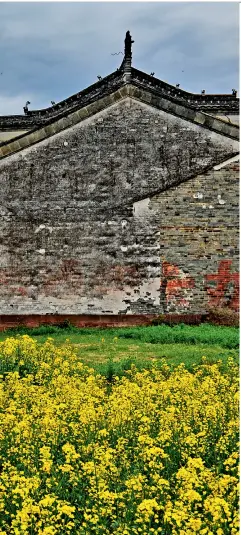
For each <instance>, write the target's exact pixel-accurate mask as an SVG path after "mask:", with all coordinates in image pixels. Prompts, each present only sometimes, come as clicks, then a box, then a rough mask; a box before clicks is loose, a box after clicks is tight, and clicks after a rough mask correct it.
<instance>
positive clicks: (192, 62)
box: [0, 1, 239, 115]
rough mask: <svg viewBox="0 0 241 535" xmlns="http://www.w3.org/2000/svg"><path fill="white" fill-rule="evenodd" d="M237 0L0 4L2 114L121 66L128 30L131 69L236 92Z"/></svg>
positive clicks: (184, 84) (195, 87)
mask: <svg viewBox="0 0 241 535" xmlns="http://www.w3.org/2000/svg"><path fill="white" fill-rule="evenodd" d="M238 25H239V5H238V3H236V2H207V3H206V2H205V3H203V2H177V3H176V2H47V3H46V2H43V3H41V2H36V3H35V2H26V3H25V2H17V3H14V2H13V3H10V2H1V1H0V115H11V114H21V113H23V106H24V105H25V102H26V101H27V100H29V101H30V102H31V104H30V106H29V109H39V108H45V107H48V106H50V105H51V100H52V101H54V102H56V103H57V102H59V101H60V100H63V99H64V98H67V97H69V96H71V95H72V94H74V93H77V92H79V91H81V90H82V89H84V88H86V87H88V86H89V85H91V84H93V83H95V82H96V81H97V76H98V75H100V76H102V77H104V76H106V75H107V74H110V73H111V72H113V71H115V70H116V69H117V67H119V66H120V64H121V61H122V58H123V56H122V55H121V54H119V55H112V54H115V53H116V54H117V53H118V52H121V51H122V52H123V50H124V38H125V33H126V31H127V30H130V32H131V35H132V38H133V39H134V41H135V42H134V44H133V62H132V64H133V66H134V67H136V68H137V69H140V70H142V71H144V72H146V73H149V74H150V73H151V72H154V73H155V77H157V78H159V79H161V80H164V81H166V82H168V83H170V84H172V85H175V84H177V83H179V84H180V87H181V88H182V89H185V90H186V91H190V92H195V93H200V92H201V90H202V89H205V90H206V93H231V92H232V89H233V88H234V89H238V82H239V75H238V68H239V46H238V35H239V29H238Z"/></svg>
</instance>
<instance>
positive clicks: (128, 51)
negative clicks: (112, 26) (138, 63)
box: [125, 30, 135, 59]
mask: <svg viewBox="0 0 241 535" xmlns="http://www.w3.org/2000/svg"><path fill="white" fill-rule="evenodd" d="M134 42H135V41H133V40H132V38H131V34H130V32H129V30H128V32H126V38H125V59H127V58H130V59H131V58H132V51H131V45H132V43H134Z"/></svg>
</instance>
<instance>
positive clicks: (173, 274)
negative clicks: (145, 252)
mask: <svg viewBox="0 0 241 535" xmlns="http://www.w3.org/2000/svg"><path fill="white" fill-rule="evenodd" d="M194 286H195V281H194V279H193V278H192V277H189V276H188V275H186V274H185V273H184V272H183V271H182V270H181V269H180V268H179V267H178V266H175V265H174V264H169V263H168V262H163V263H162V278H161V294H162V295H163V298H164V303H163V305H164V308H165V309H166V311H169V310H179V309H185V308H188V307H189V305H190V301H191V299H192V292H191V291H190V290H192V288H194Z"/></svg>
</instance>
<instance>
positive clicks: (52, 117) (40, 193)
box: [0, 32, 239, 326]
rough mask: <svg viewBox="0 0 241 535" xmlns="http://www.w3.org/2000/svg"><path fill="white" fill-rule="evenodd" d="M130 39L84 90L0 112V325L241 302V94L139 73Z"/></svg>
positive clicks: (84, 320) (121, 317) (190, 311)
mask: <svg viewBox="0 0 241 535" xmlns="http://www.w3.org/2000/svg"><path fill="white" fill-rule="evenodd" d="M132 45H133V41H132V38H131V36H130V33H129V32H127V34H126V38H125V48H124V57H123V61H122V63H121V65H120V67H119V68H118V69H117V70H116V71H115V72H113V73H111V74H110V75H109V76H106V77H105V78H103V79H100V80H98V81H97V82H96V83H94V84H93V85H91V86H90V87H88V88H87V89H84V90H83V91H80V92H79V93H77V94H75V95H73V96H72V97H70V98H67V99H66V100H64V101H62V102H59V103H58V104H53V105H52V106H51V107H50V108H46V109H42V110H33V111H32V110H31V111H30V110H29V109H28V105H26V106H25V108H24V115H12V116H0V186H1V198H0V213H1V219H0V227H1V230H0V238H1V241H0V252H1V254H0V280H1V286H0V326H1V325H15V324H16V323H19V322H25V323H33V322H34V321H35V320H36V322H38V321H42V320H43V317H44V321H46V318H47V319H48V321H49V320H52V321H58V319H59V318H74V320H75V323H78V324H89V323H91V322H93V323H94V322H96V321H98V323H105V322H106V323H108V322H109V323H112V324H113V323H115V322H121V321H122V322H124V323H125V322H126V323H127V322H135V321H138V318H143V317H144V318H146V317H150V318H152V317H155V316H156V315H159V314H165V315H168V314H173V313H174V314H179V315H181V316H183V315H189V316H190V315H204V314H205V313H206V312H207V311H208V310H209V309H210V307H211V308H215V307H221V308H224V307H229V308H230V309H233V310H235V311H237V310H238V299H239V293H238V283H239V277H238V194H239V189H238V179H239V163H238V162H239V126H238V117H239V99H238V98H237V93H236V91H235V90H233V91H232V92H231V94H227V95H207V94H205V92H202V93H201V94H199V95H198V94H192V93H188V92H186V91H183V90H182V89H181V88H180V87H174V86H172V85H170V84H168V83H166V82H163V81H161V80H159V79H157V78H155V77H154V76H151V75H148V74H146V73H144V72H141V71H139V70H137V69H135V68H134V67H133V66H132ZM46 315H47V316H46ZM41 318H42V320H41Z"/></svg>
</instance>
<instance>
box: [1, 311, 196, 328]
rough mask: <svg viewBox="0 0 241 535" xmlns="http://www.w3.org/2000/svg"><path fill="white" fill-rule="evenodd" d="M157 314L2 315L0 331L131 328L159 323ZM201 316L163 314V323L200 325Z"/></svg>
mask: <svg viewBox="0 0 241 535" xmlns="http://www.w3.org/2000/svg"><path fill="white" fill-rule="evenodd" d="M158 318H160V316H158V315H157V314H145V315H144V314H143V315H140V314H133V315H131V314H130V315H129V314H123V315H121V314H119V315H74V314H73V315H71V314H69V315H61V314H56V315H55V314H53V315H51V314H50V315H48V314H45V315H41V314H31V315H30V314H29V315H19V316H15V315H0V331H4V330H6V329H12V328H16V327H38V326H40V325H63V324H64V323H67V322H69V323H71V324H72V325H75V326H76V327H130V326H137V325H150V324H153V323H154V324H155V323H157V320H158ZM204 319H205V316H204V315H201V314H163V315H162V316H161V321H162V322H163V323H168V324H173V323H188V324H193V325H198V324H200V323H201V322H202V321H204Z"/></svg>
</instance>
